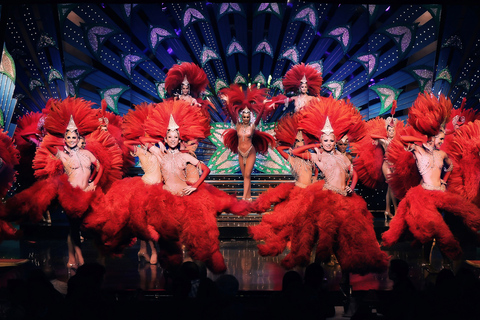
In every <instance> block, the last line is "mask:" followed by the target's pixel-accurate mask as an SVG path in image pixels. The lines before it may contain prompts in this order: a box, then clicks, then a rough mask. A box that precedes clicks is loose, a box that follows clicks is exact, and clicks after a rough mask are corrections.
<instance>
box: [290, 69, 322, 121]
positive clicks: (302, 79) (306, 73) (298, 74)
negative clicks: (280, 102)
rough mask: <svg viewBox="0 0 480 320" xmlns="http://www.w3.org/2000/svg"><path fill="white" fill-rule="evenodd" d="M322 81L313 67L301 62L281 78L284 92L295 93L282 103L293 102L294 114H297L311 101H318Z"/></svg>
mask: <svg viewBox="0 0 480 320" xmlns="http://www.w3.org/2000/svg"><path fill="white" fill-rule="evenodd" d="M322 81H323V79H322V75H321V74H320V73H319V72H318V71H317V70H316V69H315V68H314V67H312V66H309V65H305V64H304V63H303V62H302V63H301V64H297V65H295V66H293V67H292V68H291V69H290V70H288V71H287V73H286V74H285V77H284V78H283V88H284V90H285V92H295V95H294V96H292V97H291V98H287V99H285V100H284V103H285V104H286V105H288V103H289V102H290V101H293V102H294V104H295V112H299V111H300V110H302V109H303V108H304V107H305V106H307V105H308V104H309V103H310V102H311V101H312V100H315V99H318V96H319V95H320V87H321V85H322Z"/></svg>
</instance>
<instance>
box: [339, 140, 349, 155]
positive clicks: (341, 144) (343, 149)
mask: <svg viewBox="0 0 480 320" xmlns="http://www.w3.org/2000/svg"><path fill="white" fill-rule="evenodd" d="M347 148H348V141H346V140H345V141H344V140H338V141H337V149H338V151H340V152H341V153H345V152H347Z"/></svg>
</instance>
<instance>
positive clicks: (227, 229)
mask: <svg viewBox="0 0 480 320" xmlns="http://www.w3.org/2000/svg"><path fill="white" fill-rule="evenodd" d="M262 216H263V214H256V213H251V214H248V215H247V216H245V217H238V216H234V215H232V214H225V213H223V214H221V215H220V216H219V217H218V218H217V226H218V230H219V231H220V236H219V239H220V240H231V239H237V240H240V239H251V236H250V235H249V234H248V227H249V226H254V225H257V224H259V223H260V222H261V221H262ZM20 229H21V230H22V232H23V237H24V238H25V239H26V240H29V241H35V240H38V239H60V238H65V239H66V237H67V235H68V233H69V230H70V227H69V224H68V223H67V222H66V221H58V222H57V221H55V220H54V221H53V223H52V224H46V223H40V224H30V223H25V224H22V225H21V226H20ZM374 229H375V233H376V235H377V239H378V240H379V241H380V239H381V234H382V233H383V232H385V231H386V230H388V224H385V220H384V219H382V218H375V219H374ZM82 234H83V235H84V237H85V238H89V237H90V235H89V234H88V233H86V232H84V233H82Z"/></svg>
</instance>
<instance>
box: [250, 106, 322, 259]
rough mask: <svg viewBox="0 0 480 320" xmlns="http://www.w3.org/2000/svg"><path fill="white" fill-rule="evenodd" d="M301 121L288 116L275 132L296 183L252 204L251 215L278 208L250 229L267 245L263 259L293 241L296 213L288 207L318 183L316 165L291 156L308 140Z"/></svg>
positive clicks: (263, 251) (277, 188)
mask: <svg viewBox="0 0 480 320" xmlns="http://www.w3.org/2000/svg"><path fill="white" fill-rule="evenodd" d="M299 118H300V117H299V115H298V114H295V115H293V116H285V117H283V118H282V119H281V120H280V121H279V122H278V125H277V126H276V128H275V138H276V140H277V144H278V146H277V150H278V152H279V153H280V155H281V156H283V157H284V158H285V159H286V160H287V161H288V162H289V164H290V168H291V171H292V175H293V176H294V178H295V182H294V183H282V184H280V185H279V186H277V187H275V188H273V189H269V190H267V191H266V192H264V193H263V194H261V195H260V196H259V197H258V199H257V200H256V201H255V202H254V203H253V204H252V211H255V212H265V211H266V210H268V209H270V207H271V205H272V204H275V208H274V210H273V211H272V212H269V213H265V214H264V215H263V217H262V222H261V223H260V224H259V225H256V226H251V227H249V233H250V234H251V235H252V237H253V239H254V240H257V241H260V240H263V241H264V242H265V243H264V244H260V245H258V249H259V252H260V254H261V255H262V256H266V255H278V254H280V253H282V252H283V251H284V250H285V247H286V246H287V243H288V241H290V233H291V222H292V219H293V217H294V216H295V212H294V211H293V210H290V207H289V206H288V201H289V200H290V198H295V196H296V195H297V193H301V192H303V191H304V189H305V188H306V187H307V186H309V185H311V184H312V182H315V181H316V176H317V173H318V171H317V170H316V168H315V166H314V164H313V162H311V161H309V160H305V159H302V158H300V157H297V156H295V155H293V153H292V148H298V147H301V146H303V145H305V141H304V139H308V137H306V136H304V135H303V134H302V131H300V130H298V120H299ZM307 141H310V140H307Z"/></svg>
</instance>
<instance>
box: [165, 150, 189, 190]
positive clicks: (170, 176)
mask: <svg viewBox="0 0 480 320" xmlns="http://www.w3.org/2000/svg"><path fill="white" fill-rule="evenodd" d="M186 167H187V162H186V160H185V157H184V154H183V153H181V152H179V151H178V150H177V149H168V150H167V153H165V155H164V156H163V157H162V159H161V160H160V168H161V171H162V177H163V181H164V183H165V185H164V186H163V188H164V189H165V190H167V191H169V192H171V193H173V194H175V195H179V196H183V195H184V193H183V188H185V187H186V186H187V183H186V181H187V174H186Z"/></svg>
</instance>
